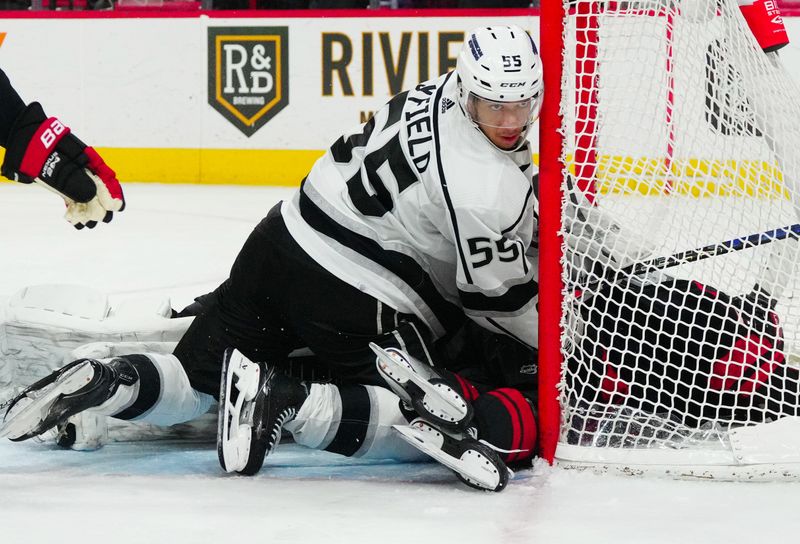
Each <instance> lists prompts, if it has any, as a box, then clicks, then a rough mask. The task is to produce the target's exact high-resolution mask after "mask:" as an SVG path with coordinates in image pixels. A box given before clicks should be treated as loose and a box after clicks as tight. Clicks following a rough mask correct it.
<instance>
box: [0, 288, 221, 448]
mask: <svg viewBox="0 0 800 544" xmlns="http://www.w3.org/2000/svg"><path fill="white" fill-rule="evenodd" d="M171 314H172V308H171V304H170V301H169V299H168V298H166V297H160V296H144V297H141V296H140V297H137V298H136V299H131V300H124V301H121V302H120V303H119V304H114V305H112V304H110V302H109V300H108V296H107V295H106V294H105V293H102V292H100V291H98V290H96V289H93V288H91V287H86V286H77V285H37V286H32V287H26V288H25V289H22V290H21V291H19V292H18V293H16V294H14V295H13V296H11V297H9V298H7V299H5V300H2V301H0V404H2V403H3V402H5V401H7V400H9V399H11V398H13V397H14V396H15V395H16V394H18V393H19V392H20V391H21V390H22V389H24V388H25V387H27V386H28V385H30V384H31V383H33V382H35V381H37V380H39V379H41V378H43V377H44V376H47V375H48V374H50V373H51V372H52V371H53V370H55V369H56V368H60V367H62V366H64V365H65V364H67V363H69V362H71V361H74V360H75V359H80V358H84V357H87V358H93V359H105V358H109V357H116V356H120V355H128V354H132V353H172V351H173V350H174V349H175V345H176V344H177V342H178V340H180V338H181V337H182V336H183V334H184V333H185V332H186V329H187V328H188V327H189V324H190V323H191V322H192V318H191V317H186V318H178V319H171V318H170V317H171ZM68 423H69V424H70V428H69V429H68V430H69V432H70V433H71V434H72V436H71V437H69V440H68V442H69V443H70V444H71V446H70V447H71V448H72V449H77V450H91V449H97V448H99V447H100V446H102V445H103V444H104V443H106V442H109V441H112V442H113V441H134V440H156V439H159V440H164V439H167V440H173V439H181V440H184V439H186V440H201V441H213V439H214V435H215V429H216V417H215V415H214V414H207V415H206V416H203V417H202V418H200V419H199V420H195V421H193V422H191V423H185V424H180V425H174V426H172V427H169V428H164V427H158V426H156V425H151V424H148V423H142V422H128V421H121V420H115V419H113V418H108V417H105V416H98V415H95V414H91V413H81V414H77V415H75V416H73V417H72V418H70V420H69V421H68ZM53 438H55V430H54V431H51V432H49V433H46V434H45V435H43V436H42V437H41V439H42V440H45V441H51V440H52V439H53ZM61 439H63V436H62V437H61V438H60V440H61Z"/></svg>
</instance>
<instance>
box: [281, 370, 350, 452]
mask: <svg viewBox="0 0 800 544" xmlns="http://www.w3.org/2000/svg"><path fill="white" fill-rule="evenodd" d="M341 413H342V400H341V399H340V398H339V389H338V388H337V387H336V386H335V385H330V384H322V383H312V384H311V387H310V388H309V390H308V398H306V400H305V402H303V405H302V406H301V407H300V410H298V411H297V415H296V416H295V418H294V419H293V420H292V421H290V422H288V423H286V424H285V425H284V426H283V428H284V429H286V430H287V431H289V432H291V433H292V436H293V437H294V441H295V442H297V443H298V444H302V445H303V446H307V447H309V448H314V449H323V448H324V447H325V445H327V444H328V443H330V441H331V439H332V438H333V435H332V432H333V433H335V432H336V427H338V417H341ZM337 414H338V416H337Z"/></svg>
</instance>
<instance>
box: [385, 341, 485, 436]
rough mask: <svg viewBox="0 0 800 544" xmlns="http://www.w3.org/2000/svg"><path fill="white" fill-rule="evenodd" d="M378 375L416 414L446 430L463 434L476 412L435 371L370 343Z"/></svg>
mask: <svg viewBox="0 0 800 544" xmlns="http://www.w3.org/2000/svg"><path fill="white" fill-rule="evenodd" d="M369 346H370V348H371V349H372V351H373V352H374V353H375V355H376V356H377V358H376V360H375V363H376V365H377V367H378V373H379V374H380V375H381V377H382V378H383V379H384V380H385V381H386V383H387V384H388V385H389V387H390V388H391V390H392V391H394V393H395V394H396V395H397V396H398V397H400V399H401V400H402V401H403V402H404V403H405V404H406V405H407V406H410V407H411V408H413V409H414V410H415V411H416V413H417V414H418V415H419V416H421V417H424V418H425V419H426V420H428V421H431V422H433V423H435V424H436V425H439V426H441V427H442V428H445V429H450V430H453V431H463V430H464V429H466V428H467V426H468V425H469V423H470V421H471V420H472V415H473V410H472V406H471V405H470V403H469V402H468V401H467V400H466V399H465V398H464V396H463V395H462V394H461V393H460V392H459V391H457V390H456V389H455V388H454V387H452V386H451V385H450V384H449V383H448V382H447V380H445V379H444V378H443V377H442V376H441V375H440V374H439V373H438V372H437V371H436V370H435V369H434V368H433V367H431V366H429V365H426V364H424V363H421V362H420V361H417V360H415V359H414V358H413V357H411V356H409V355H408V354H406V353H404V352H402V351H400V350H399V349H396V348H386V349H383V348H381V347H380V346H378V345H377V344H374V343H370V345H369Z"/></svg>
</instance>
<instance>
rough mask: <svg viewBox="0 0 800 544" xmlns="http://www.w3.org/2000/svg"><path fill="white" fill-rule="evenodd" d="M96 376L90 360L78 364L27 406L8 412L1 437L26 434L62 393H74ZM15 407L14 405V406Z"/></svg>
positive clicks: (1, 429) (39, 421)
mask: <svg viewBox="0 0 800 544" xmlns="http://www.w3.org/2000/svg"><path fill="white" fill-rule="evenodd" d="M93 377H94V369H93V368H92V364H91V363H90V362H89V361H86V362H85V363H83V364H79V365H76V366H75V368H72V369H70V370H68V371H67V372H65V373H64V375H62V376H60V377H59V378H58V380H57V381H56V382H55V383H54V384H53V385H51V386H50V388H49V389H47V390H46V391H45V392H44V393H43V394H42V395H41V396H39V397H37V398H35V399H33V401H32V402H30V403H28V405H27V406H25V407H23V408H22V409H20V410H19V412H17V413H12V414H10V418H9V414H8V413H6V416H5V417H6V418H9V419H6V420H5V421H3V423H2V425H0V438H10V439H12V440H14V439H16V438H19V437H21V436H24V435H26V434H28V433H30V432H32V431H33V430H34V429H36V427H37V425H39V424H40V423H41V422H42V420H43V419H44V418H43V417H42V414H46V412H47V411H48V410H49V409H50V405H51V404H52V403H53V402H55V401H56V400H57V399H58V397H59V396H61V395H69V394H70V393H74V392H75V391H77V390H78V389H80V388H81V387H83V386H85V385H87V384H88V383H89V382H91V381H92V378H93ZM12 409H13V407H12Z"/></svg>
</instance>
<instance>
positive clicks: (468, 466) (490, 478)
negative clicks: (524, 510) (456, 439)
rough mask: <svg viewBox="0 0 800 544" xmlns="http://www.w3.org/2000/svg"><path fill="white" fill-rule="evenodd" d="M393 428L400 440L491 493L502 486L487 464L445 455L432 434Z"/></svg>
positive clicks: (417, 430) (412, 427) (402, 426)
mask: <svg viewBox="0 0 800 544" xmlns="http://www.w3.org/2000/svg"><path fill="white" fill-rule="evenodd" d="M392 428H393V429H394V430H395V431H397V432H398V433H399V435H400V438H402V439H403V440H405V441H406V442H408V443H409V444H410V445H411V446H413V447H415V448H417V449H418V450H419V451H421V452H422V453H425V454H427V455H429V456H430V457H432V458H433V459H434V460H436V461H438V462H439V463H441V464H443V465H444V466H446V467H447V468H449V469H451V470H454V471H456V472H458V473H459V474H461V475H462V476H464V477H465V478H468V479H469V480H471V481H472V482H475V483H476V484H477V485H479V486H481V487H483V488H485V489H487V490H489V491H494V490H495V489H496V488H497V486H498V485H499V484H500V476H499V475H498V474H497V473H496V472H493V471H491V470H489V469H487V468H486V463H475V462H471V461H465V460H463V459H461V458H459V459H456V458H455V457H451V456H449V455H447V454H446V453H444V452H443V451H442V450H441V443H439V444H437V443H436V440H435V437H434V436H433V434H432V433H429V432H425V431H422V430H420V429H419V428H417V427H415V426H414V425H392ZM438 432H441V431H438ZM509 472H510V471H509Z"/></svg>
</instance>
